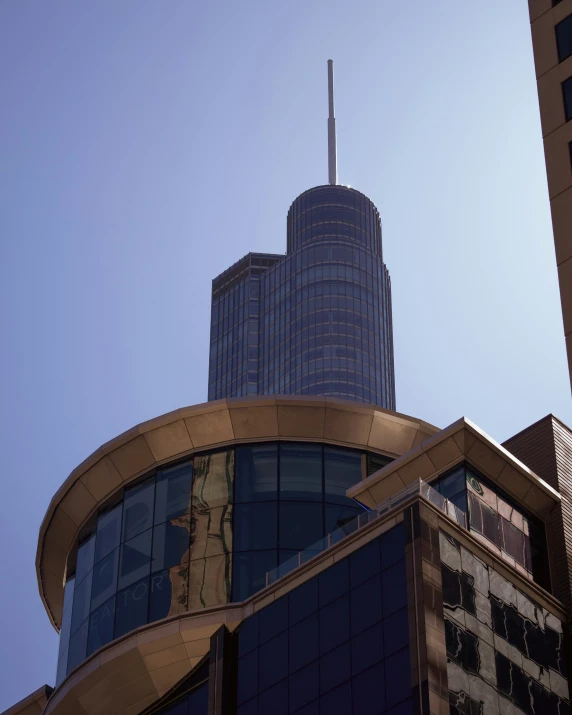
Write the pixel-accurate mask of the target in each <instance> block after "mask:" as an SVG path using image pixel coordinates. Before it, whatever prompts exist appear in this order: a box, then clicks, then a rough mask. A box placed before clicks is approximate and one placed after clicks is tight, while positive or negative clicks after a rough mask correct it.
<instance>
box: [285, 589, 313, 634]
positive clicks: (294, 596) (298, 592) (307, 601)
mask: <svg viewBox="0 0 572 715" xmlns="http://www.w3.org/2000/svg"><path fill="white" fill-rule="evenodd" d="M288 600H289V617H290V625H291V626H292V625H294V623H298V621H301V620H302V619H304V618H306V616H309V615H310V614H311V613H314V612H315V611H317V610H318V579H317V578H312V579H310V580H309V581H306V582H305V583H303V584H302V585H301V586H298V588H295V589H294V590H293V591H291V592H290V594H289V596H288Z"/></svg>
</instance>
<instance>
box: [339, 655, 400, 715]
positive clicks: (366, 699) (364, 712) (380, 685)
mask: <svg viewBox="0 0 572 715" xmlns="http://www.w3.org/2000/svg"><path fill="white" fill-rule="evenodd" d="M407 672H408V673H409V670H408V671H407ZM352 694H353V712H354V715H379V713H380V712H383V711H384V707H383V703H384V702H385V673H384V670H383V663H378V664H377V665H374V666H373V667H372V668H370V669H369V670H364V672H363V673H360V674H359V675H356V676H355V677H354V678H353V682H352Z"/></svg>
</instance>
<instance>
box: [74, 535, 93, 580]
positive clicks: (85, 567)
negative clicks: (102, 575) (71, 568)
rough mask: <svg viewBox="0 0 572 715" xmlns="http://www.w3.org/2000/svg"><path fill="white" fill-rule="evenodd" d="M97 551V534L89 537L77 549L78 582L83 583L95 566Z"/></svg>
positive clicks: (76, 571) (76, 575)
mask: <svg viewBox="0 0 572 715" xmlns="http://www.w3.org/2000/svg"><path fill="white" fill-rule="evenodd" d="M94 553H95V534H92V536H90V537H89V539H87V540H86V541H84V542H83V544H82V545H81V546H80V547H79V548H78V550H77V560H76V565H75V579H76V583H78V584H79V583H81V581H83V579H84V578H85V577H86V576H87V574H88V573H89V572H90V571H91V568H92V566H93V556H94Z"/></svg>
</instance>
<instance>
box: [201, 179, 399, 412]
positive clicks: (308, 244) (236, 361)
mask: <svg viewBox="0 0 572 715" xmlns="http://www.w3.org/2000/svg"><path fill="white" fill-rule="evenodd" d="M252 394H261V395H275V394H282V395H330V396H337V397H342V398H347V399H352V400H357V401H360V402H367V403H372V404H376V405H379V406H381V407H386V408H388V409H395V380H394V368H393V337H392V323H391V281H390V278H389V273H388V271H387V268H386V267H385V264H384V262H383V256H382V241H381V222H380V218H379V213H378V211H377V209H376V208H375V206H374V205H373V203H372V202H371V201H370V200H369V199H368V198H367V197H366V196H364V195H363V194H361V193H360V192H358V191H355V190H354V189H350V188H348V187H344V186H319V187H316V188H314V189H310V190H309V191H306V192H304V193H303V194H301V195H300V196H299V197H298V198H297V199H296V200H295V201H294V203H293V204H292V206H291V207H290V210H289V212H288V220H287V253H286V255H285V256H275V255H268V256H265V255H264V254H248V256H246V257H245V258H243V259H242V260H241V261H239V262H238V263H237V264H235V265H234V266H233V267H232V268H230V269H228V271H225V272H224V273H223V274H221V275H220V276H219V277H218V278H216V279H215V280H214V281H213V300H212V315H211V346H210V363H209V400H216V399H220V398H223V397H239V396H243V395H252Z"/></svg>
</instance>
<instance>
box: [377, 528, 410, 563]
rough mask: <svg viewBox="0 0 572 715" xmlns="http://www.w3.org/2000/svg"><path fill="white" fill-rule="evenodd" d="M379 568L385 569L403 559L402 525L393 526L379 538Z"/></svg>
mask: <svg viewBox="0 0 572 715" xmlns="http://www.w3.org/2000/svg"><path fill="white" fill-rule="evenodd" d="M380 545H381V568H382V570H383V569H386V568H388V567H389V566H392V565H393V564H394V563H395V562H396V561H399V559H402V558H404V557H405V531H404V528H403V524H398V525H397V526H394V527H393V529H390V530H389V531H387V532H386V533H385V534H383V536H382V537H381V541H380Z"/></svg>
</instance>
